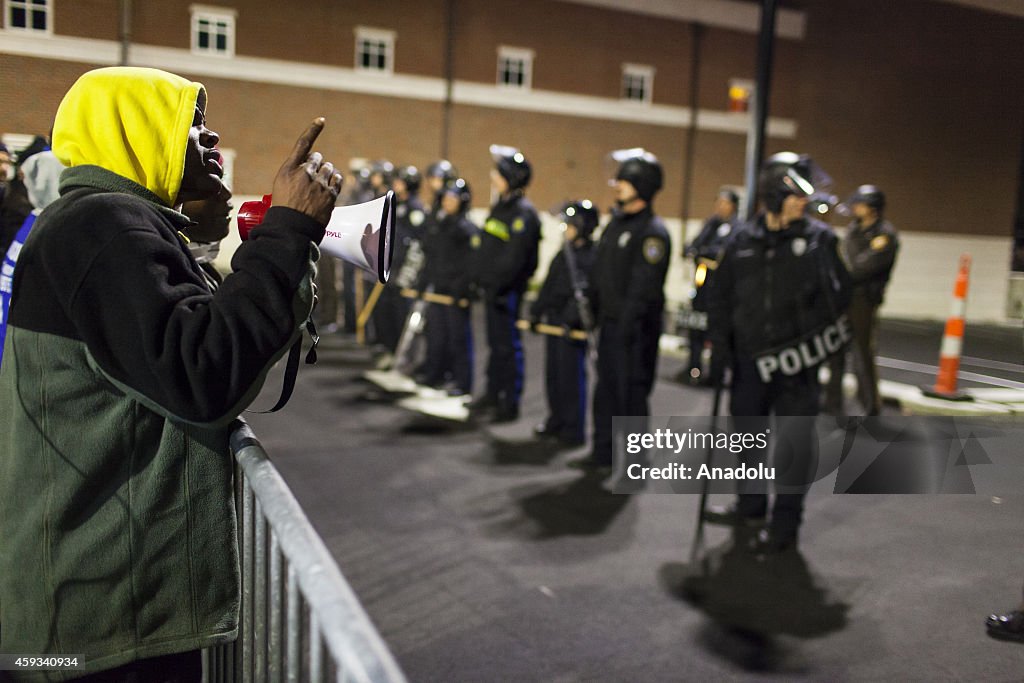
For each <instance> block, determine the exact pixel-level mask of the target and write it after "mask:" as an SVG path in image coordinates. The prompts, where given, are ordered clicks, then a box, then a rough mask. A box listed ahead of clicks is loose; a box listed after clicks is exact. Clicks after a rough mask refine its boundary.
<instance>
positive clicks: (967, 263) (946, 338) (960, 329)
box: [924, 254, 971, 401]
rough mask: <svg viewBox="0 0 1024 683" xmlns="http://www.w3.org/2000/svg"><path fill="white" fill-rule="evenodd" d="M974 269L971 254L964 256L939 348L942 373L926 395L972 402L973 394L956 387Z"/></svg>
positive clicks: (927, 390)
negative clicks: (970, 283)
mask: <svg viewBox="0 0 1024 683" xmlns="http://www.w3.org/2000/svg"><path fill="white" fill-rule="evenodd" d="M970 271H971V257H970V255H969V254H962V255H961V256H960V271H959V272H958V273H957V276H956V283H955V284H954V285H953V309H952V310H951V311H950V314H949V318H948V319H947V320H946V330H945V332H944V333H943V335H942V347H941V348H940V350H939V374H938V376H937V377H936V378H935V386H934V387H931V388H930V389H926V390H925V391H924V393H925V395H927V396H932V397H935V398H945V399H949V400H953V401H969V400H971V397H970V396H969V395H967V394H964V393H963V392H958V391H957V390H956V381H957V375H958V374H959V372H960V351H961V349H962V348H963V343H964V312H965V311H966V310H967V281H968V278H969V276H970Z"/></svg>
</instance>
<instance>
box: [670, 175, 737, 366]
mask: <svg viewBox="0 0 1024 683" xmlns="http://www.w3.org/2000/svg"><path fill="white" fill-rule="evenodd" d="M739 202H740V200H739V197H738V196H737V195H736V193H735V192H733V191H732V190H730V189H729V188H727V187H723V188H722V189H720V190H719V191H718V196H717V197H715V212H714V214H713V215H712V216H711V217H710V218H708V219H707V220H706V221H705V222H704V227H703V228H702V229H701V231H700V234H699V235H697V237H695V238H694V239H693V241H692V242H690V243H689V244H688V245H686V248H685V249H684V250H683V257H684V258H692V259H693V262H694V266H695V270H694V278H693V279H694V282H693V286H694V291H693V301H692V304H691V306H692V308H693V310H694V311H695V312H698V313H704V314H705V316H706V314H707V310H708V292H709V291H710V289H711V286H712V283H713V282H714V276H715V269H716V268H717V267H718V259H719V257H720V256H721V252H722V249H723V248H724V247H725V243H726V242H728V241H729V238H730V237H732V234H733V231H734V230H735V229H736V227H737V226H738V225H739V223H738V222H737V216H736V209H737V208H738V207H739ZM706 324H707V323H706V320H705V325H706ZM706 336H707V335H706V330H705V329H701V327H700V326H699V325H696V324H695V325H694V326H693V327H691V328H690V363H689V367H687V368H684V369H683V370H682V371H681V372H680V375H679V377H678V379H679V380H680V381H683V382H686V383H688V384H698V385H699V384H709V383H710V381H709V374H708V373H705V372H704V370H703V368H702V367H701V353H702V351H703V350H704V341H705V339H706ZM716 362H717V361H716V358H715V356H714V355H712V357H711V366H712V368H711V370H710V376H714V375H716V374H717V373H718V372H719V369H718V368H717V367H715V364H716Z"/></svg>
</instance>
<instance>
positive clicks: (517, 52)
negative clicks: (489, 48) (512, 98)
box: [495, 45, 534, 90]
mask: <svg viewBox="0 0 1024 683" xmlns="http://www.w3.org/2000/svg"><path fill="white" fill-rule="evenodd" d="M533 56H534V51H533V50H531V49H529V48H525V47H512V46H510V45H499V46H498V63H497V70H496V71H497V73H496V76H495V82H496V83H497V84H498V87H499V88H509V89H511V90H529V89H530V88H532V87H533ZM513 61H514V62H519V63H520V65H521V67H522V76H523V82H522V83H521V84H520V83H506V82H505V80H504V74H505V72H506V69H505V68H504V66H505V64H506V63H507V62H513Z"/></svg>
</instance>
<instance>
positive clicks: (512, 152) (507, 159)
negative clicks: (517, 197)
mask: <svg viewBox="0 0 1024 683" xmlns="http://www.w3.org/2000/svg"><path fill="white" fill-rule="evenodd" d="M490 151H491V158H492V159H493V160H494V166H495V168H497V169H498V173H500V174H501V177H502V178H504V179H505V182H507V183H508V190H509V192H515V191H517V190H520V191H521V190H523V189H525V188H526V186H527V185H529V184H530V178H531V177H532V175H533V169H532V168H531V166H530V162H529V161H527V160H526V157H525V156H523V153H522V152H520V151H519V150H518V149H516V148H515V147H507V146H505V145H491V148H490Z"/></svg>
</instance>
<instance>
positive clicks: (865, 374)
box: [825, 294, 882, 415]
mask: <svg viewBox="0 0 1024 683" xmlns="http://www.w3.org/2000/svg"><path fill="white" fill-rule="evenodd" d="M846 315H847V316H848V317H849V319H850V330H851V332H853V341H852V342H851V344H850V346H849V347H848V348H847V350H846V352H845V353H842V352H841V353H837V354H836V355H834V356H832V358H831V359H830V361H829V371H830V372H831V375H830V377H829V381H828V385H827V386H826V388H825V409H826V410H827V411H828V412H830V413H833V414H838V413H839V412H840V411H841V410H842V408H843V373H844V372H845V370H846V364H847V361H846V358H847V356H849V357H850V358H851V360H852V363H853V371H854V373H855V375H856V377H857V400H858V401H860V404H861V407H863V409H864V413H865V414H866V415H878V413H879V412H881V410H882V399H881V396H880V395H879V393H878V366H877V365H876V364H875V355H876V354H877V335H876V331H877V329H878V306H876V305H874V304H872V303H871V302H869V301H868V300H867V298H865V297H864V296H860V295H856V294H855V295H854V297H853V298H852V299H851V300H850V307H849V308H848V309H847V311H846Z"/></svg>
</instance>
